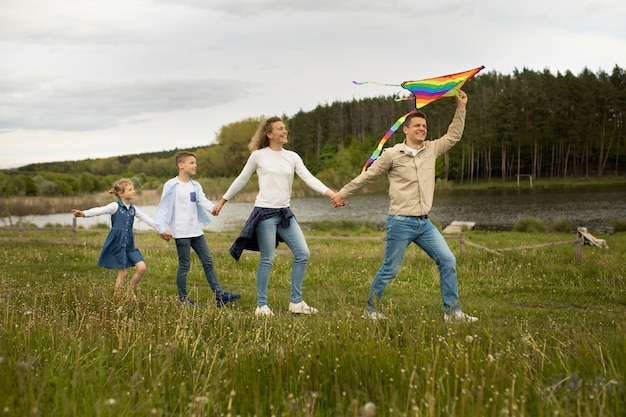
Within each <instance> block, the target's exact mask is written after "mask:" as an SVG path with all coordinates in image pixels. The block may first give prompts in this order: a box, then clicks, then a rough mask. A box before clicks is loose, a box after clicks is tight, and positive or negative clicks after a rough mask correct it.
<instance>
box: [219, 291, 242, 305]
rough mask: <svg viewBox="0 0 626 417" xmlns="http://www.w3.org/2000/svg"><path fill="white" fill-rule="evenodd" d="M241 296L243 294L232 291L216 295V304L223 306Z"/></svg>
mask: <svg viewBox="0 0 626 417" xmlns="http://www.w3.org/2000/svg"><path fill="white" fill-rule="evenodd" d="M240 298H241V294H233V293H230V292H225V293H222V296H221V297H216V301H215V304H216V305H217V306H218V307H223V306H225V305H226V304H228V303H233V302H235V301H237V300H239V299H240Z"/></svg>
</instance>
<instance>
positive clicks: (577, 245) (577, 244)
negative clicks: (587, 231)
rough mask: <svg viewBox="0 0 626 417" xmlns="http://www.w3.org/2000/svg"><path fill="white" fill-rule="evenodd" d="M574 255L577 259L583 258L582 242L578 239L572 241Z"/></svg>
mask: <svg viewBox="0 0 626 417" xmlns="http://www.w3.org/2000/svg"><path fill="white" fill-rule="evenodd" d="M574 253H575V254H576V258H578V259H582V258H584V257H585V252H584V251H583V240H582V239H581V238H580V237H578V238H576V240H575V241H574Z"/></svg>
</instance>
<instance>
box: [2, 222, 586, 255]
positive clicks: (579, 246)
mask: <svg viewBox="0 0 626 417" xmlns="http://www.w3.org/2000/svg"><path fill="white" fill-rule="evenodd" d="M72 220H73V221H72V227H31V226H23V224H22V220H21V219H19V220H18V224H17V227H7V226H2V227H0V231H17V232H18V238H19V239H23V233H24V232H26V231H40V232H45V231H55V232H70V231H71V232H72V242H74V243H76V242H78V232H79V231H81V230H85V229H82V228H79V227H78V222H77V221H76V218H74V219H72ZM104 231H105V230H103V232H104ZM213 236H225V237H226V238H227V239H228V241H229V244H230V243H231V242H232V241H233V240H234V239H235V238H236V237H237V236H238V235H237V234H236V233H218V234H217V235H215V234H213ZM444 238H445V239H458V241H459V252H460V253H461V254H464V253H465V252H466V246H471V247H474V248H477V249H481V250H484V251H486V252H489V253H492V254H494V255H498V256H503V254H502V253H500V252H510V251H516V250H529V249H540V248H545V247H551V246H559V245H571V244H573V245H574V254H575V256H576V258H583V257H584V252H583V245H584V240H583V239H582V238H581V237H580V236H577V238H576V239H573V240H565V241H560V242H547V243H538V244H536V245H525V246H518V247H510V248H499V249H490V248H488V247H486V246H483V245H479V244H478V243H474V242H470V241H468V240H467V239H466V238H465V233H463V232H461V233H458V234H454V235H446V234H444ZM306 239H307V240H315V239H318V240H354V241H359V240H360V241H381V242H382V243H383V250H384V246H385V236H378V237H376V236H307V237H306Z"/></svg>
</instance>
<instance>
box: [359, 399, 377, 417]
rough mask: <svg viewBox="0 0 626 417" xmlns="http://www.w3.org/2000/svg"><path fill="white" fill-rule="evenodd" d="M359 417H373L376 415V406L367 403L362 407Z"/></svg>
mask: <svg viewBox="0 0 626 417" xmlns="http://www.w3.org/2000/svg"><path fill="white" fill-rule="evenodd" d="M362 411H363V412H362V413H361V416H363V417H374V416H375V415H376V404H374V403H373V402H367V403H365V405H364V406H363V409H362Z"/></svg>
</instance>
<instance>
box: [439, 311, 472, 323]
mask: <svg viewBox="0 0 626 417" xmlns="http://www.w3.org/2000/svg"><path fill="white" fill-rule="evenodd" d="M443 321H445V322H446V323H453V322H462V323H474V322H476V321H478V317H474V316H470V315H469V314H465V313H464V312H462V311H455V312H454V313H443Z"/></svg>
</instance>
